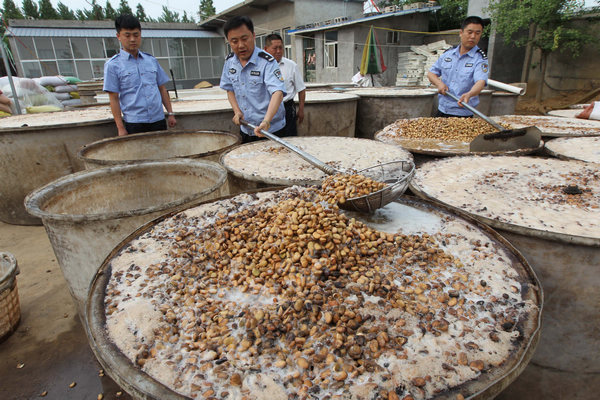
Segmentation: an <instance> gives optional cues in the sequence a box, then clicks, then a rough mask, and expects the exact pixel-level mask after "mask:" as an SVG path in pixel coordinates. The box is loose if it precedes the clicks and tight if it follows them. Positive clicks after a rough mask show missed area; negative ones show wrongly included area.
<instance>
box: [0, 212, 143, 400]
mask: <svg viewBox="0 0 600 400" xmlns="http://www.w3.org/2000/svg"><path fill="white" fill-rule="evenodd" d="M0 251H4V252H9V253H11V254H12V255H14V256H15V257H16V259H17V263H18V265H19V269H20V274H19V275H18V276H17V288H18V292H19V300H20V304H21V322H20V324H19V325H18V327H17V329H16V331H15V332H14V333H13V334H12V335H11V336H10V337H8V339H6V340H5V341H4V342H2V343H0V382H1V384H0V399H3V400H13V399H14V400H17V399H18V400H22V399H36V398H44V399H53V400H61V399H62V400H65V399H94V400H95V399H97V398H98V395H99V394H102V395H103V398H104V399H131V397H129V396H128V395H127V394H126V393H125V392H124V391H122V390H121V389H120V388H119V387H118V386H117V385H116V384H115V383H114V382H113V381H112V380H111V379H110V378H109V377H108V376H107V375H106V374H104V376H99V375H102V374H101V373H100V370H101V368H102V367H101V366H100V364H99V363H98V362H97V361H96V358H95V357H94V354H93V353H92V351H91V349H90V347H89V345H88V342H87V339H86V336H85V333H84V330H83V327H82V325H81V321H80V319H79V315H78V314H77V311H76V308H75V304H74V303H73V301H72V299H71V295H70V293H69V290H68V288H67V284H66V282H65V280H64V278H63V275H62V272H61V270H60V267H59V266H58V263H57V262H56V258H55V257H54V252H53V251H52V247H51V245H50V242H49V241H48V237H47V236H46V231H45V230H44V227H42V226H17V225H8V224H5V223H2V222H0ZM73 382H75V386H74V387H73V388H70V387H69V385H71V384H72V383H73ZM45 392H46V395H44V396H42V395H43V394H44V393H45ZM119 392H120V393H121V394H120V395H118V393H119Z"/></svg>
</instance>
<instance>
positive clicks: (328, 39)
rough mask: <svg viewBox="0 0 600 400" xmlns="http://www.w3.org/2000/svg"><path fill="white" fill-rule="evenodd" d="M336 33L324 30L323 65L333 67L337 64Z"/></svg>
mask: <svg viewBox="0 0 600 400" xmlns="http://www.w3.org/2000/svg"><path fill="white" fill-rule="evenodd" d="M337 40H338V33H337V31H329V32H325V46H324V49H325V54H324V59H325V67H326V68H335V67H337V66H338V60H337V50H338V41H337Z"/></svg>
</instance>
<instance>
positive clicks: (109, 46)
mask: <svg viewBox="0 0 600 400" xmlns="http://www.w3.org/2000/svg"><path fill="white" fill-rule="evenodd" d="M104 49H105V50H104V51H105V57H106V58H111V57H112V56H114V55H115V54H117V53H118V52H119V51H120V50H121V45H120V43H119V41H118V40H117V38H116V37H113V38H105V39H104Z"/></svg>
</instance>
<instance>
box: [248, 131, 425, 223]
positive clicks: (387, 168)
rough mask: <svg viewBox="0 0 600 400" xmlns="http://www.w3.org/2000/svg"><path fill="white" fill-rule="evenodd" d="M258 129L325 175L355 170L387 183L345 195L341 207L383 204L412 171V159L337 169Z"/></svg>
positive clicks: (362, 208) (392, 197) (396, 193)
mask: <svg viewBox="0 0 600 400" xmlns="http://www.w3.org/2000/svg"><path fill="white" fill-rule="evenodd" d="M241 123H242V125H245V126H247V127H249V128H252V129H255V128H256V126H255V125H252V124H250V123H248V122H247V121H244V120H241ZM260 132H261V133H262V134H263V135H264V136H266V137H267V138H269V139H271V140H272V141H274V142H277V143H279V144H280V145H282V146H283V147H285V148H286V149H288V150H290V151H292V152H294V153H296V154H298V155H299V156H300V157H302V158H303V159H304V160H306V161H308V162H309V163H311V164H312V165H314V166H315V167H317V168H319V169H320V170H321V171H323V172H325V173H326V174H328V175H334V174H353V173H356V174H361V175H364V176H366V177H367V178H371V179H373V180H376V181H379V182H383V183H386V184H387V186H386V187H385V188H383V189H381V190H378V191H376V192H372V193H369V194H368V195H365V196H360V197H354V198H350V199H346V201H345V202H344V203H340V204H339V206H340V208H343V209H345V210H352V211H359V212H366V213H370V212H374V211H375V210H376V209H378V208H381V207H384V206H385V205H386V204H388V203H391V202H392V201H394V200H395V199H396V198H398V197H399V196H400V195H401V194H402V193H404V191H405V190H406V188H407V187H408V182H409V181H410V179H411V178H412V176H413V175H414V172H415V165H414V163H413V162H412V161H407V160H399V161H391V162H388V163H384V164H378V165H374V166H372V167H368V168H365V169H362V170H360V171H357V172H345V171H339V170H337V169H335V168H333V167H332V166H330V165H327V164H325V163H324V162H322V161H321V160H319V159H317V158H315V157H313V156H312V155H310V154H308V153H306V152H305V151H304V150H301V149H299V148H298V147H296V146H294V145H292V144H290V143H288V142H286V141H285V140H283V139H281V138H279V137H278V136H275V135H273V134H272V133H269V132H267V131H265V130H262V129H261V131H260Z"/></svg>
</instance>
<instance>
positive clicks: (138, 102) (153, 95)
mask: <svg viewBox="0 0 600 400" xmlns="http://www.w3.org/2000/svg"><path fill="white" fill-rule="evenodd" d="M115 27H116V28H117V39H118V40H119V42H121V46H122V47H123V48H122V49H121V51H120V52H119V53H118V54H116V55H115V56H114V57H113V58H111V59H110V60H108V61H107V62H106V64H104V91H106V92H108V98H109V101H110V110H111V112H112V114H113V117H114V118H115V124H116V125H117V130H118V132H119V136H124V135H127V134H128V133H139V132H149V131H158V130H164V129H167V122H166V121H165V113H164V110H163V105H164V106H165V108H166V109H167V112H168V120H169V126H170V127H174V126H175V124H176V123H177V121H176V120H175V114H173V108H172V106H171V100H170V99H169V93H168V92H167V89H166V88H165V83H167V82H168V81H169V77H168V76H167V74H166V73H165V71H163V69H162V68H161V66H160V65H159V64H158V61H157V60H156V58H154V57H152V56H151V55H150V54H148V53H144V52H142V51H140V45H141V44H142V26H141V25H140V21H139V20H138V19H137V18H136V17H134V16H132V15H129V14H124V15H120V16H119V17H117V19H116V20H115ZM121 113H122V114H123V115H122V116H121Z"/></svg>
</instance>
